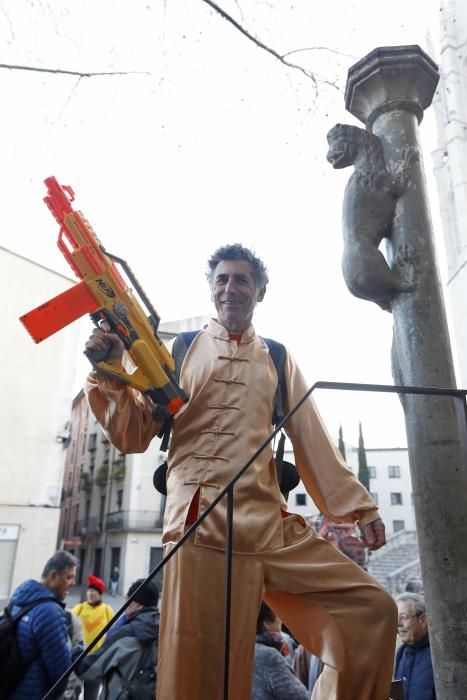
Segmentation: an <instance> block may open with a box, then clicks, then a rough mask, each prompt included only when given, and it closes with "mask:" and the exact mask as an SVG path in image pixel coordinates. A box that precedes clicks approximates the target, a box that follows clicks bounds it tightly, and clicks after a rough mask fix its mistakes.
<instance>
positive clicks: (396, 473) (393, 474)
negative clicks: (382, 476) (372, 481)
mask: <svg viewBox="0 0 467 700" xmlns="http://www.w3.org/2000/svg"><path fill="white" fill-rule="evenodd" d="M400 475H401V468H400V467H399V465H396V464H390V465H389V467H388V476H389V478H390V479H399V478H400Z"/></svg>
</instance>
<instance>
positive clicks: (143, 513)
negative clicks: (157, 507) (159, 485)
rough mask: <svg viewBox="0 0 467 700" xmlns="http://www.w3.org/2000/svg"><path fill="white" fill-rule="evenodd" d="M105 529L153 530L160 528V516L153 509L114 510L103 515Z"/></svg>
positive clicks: (126, 530) (127, 530)
mask: <svg viewBox="0 0 467 700" xmlns="http://www.w3.org/2000/svg"><path fill="white" fill-rule="evenodd" d="M105 529H106V530H123V531H125V532H133V531H137V532H154V531H155V530H160V529H161V517H160V514H159V513H157V512H154V511H153V510H116V511H114V512H113V513H107V515H106V516H105Z"/></svg>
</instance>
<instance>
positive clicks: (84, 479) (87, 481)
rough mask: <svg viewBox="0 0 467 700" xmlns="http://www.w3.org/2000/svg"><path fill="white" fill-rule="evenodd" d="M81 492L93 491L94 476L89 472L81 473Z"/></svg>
mask: <svg viewBox="0 0 467 700" xmlns="http://www.w3.org/2000/svg"><path fill="white" fill-rule="evenodd" d="M80 487H81V491H91V489H92V476H91V474H90V473H89V472H81V483H80Z"/></svg>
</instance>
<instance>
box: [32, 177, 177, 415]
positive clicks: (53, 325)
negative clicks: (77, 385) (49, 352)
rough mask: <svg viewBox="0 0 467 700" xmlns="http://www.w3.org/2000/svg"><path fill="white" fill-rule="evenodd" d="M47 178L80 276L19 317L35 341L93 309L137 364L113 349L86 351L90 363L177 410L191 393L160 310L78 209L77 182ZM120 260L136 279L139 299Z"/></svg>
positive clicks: (156, 409)
mask: <svg viewBox="0 0 467 700" xmlns="http://www.w3.org/2000/svg"><path fill="white" fill-rule="evenodd" d="M45 184H46V185H47V196H46V197H45V198H44V202H45V203H46V204H47V206H48V208H49V209H50V211H51V213H52V214H53V216H54V217H55V219H56V220H57V222H58V223H59V224H60V232H59V235H58V241H57V245H58V247H59V249H60V251H61V252H62V253H63V255H64V256H65V258H66V260H67V261H68V263H69V264H70V266H71V268H72V269H73V272H74V273H75V275H76V276H77V277H78V278H79V279H80V280H81V282H80V283H79V284H77V285H76V286H75V287H73V288H71V289H69V290H67V291H66V292H63V294H59V295H58V296H56V297H54V298H53V299H50V300H49V301H47V302H45V303H44V304H41V305H40V306H38V307H37V308H36V309H33V310H32V311H29V313H27V314H24V316H21V318H20V321H21V322H22V323H23V325H24V326H25V328H26V330H27V331H28V333H29V334H30V335H31V337H32V338H33V340H34V341H35V342H36V343H40V342H41V341H42V340H45V339H46V338H48V337H49V336H51V335H52V334H53V333H56V332H57V331H59V330H61V329H62V328H65V326H67V325H68V324H70V323H72V322H73V321H75V320H77V319H78V318H80V317H81V316H83V315H84V314H86V313H89V314H91V319H92V320H93V321H94V323H95V324H96V325H99V324H100V322H101V321H107V322H108V323H109V325H110V327H111V329H112V332H114V333H117V335H118V336H119V337H120V339H121V340H122V342H123V344H124V346H125V348H126V350H127V352H128V354H129V355H130V356H131V359H132V361H133V364H134V365H135V367H136V369H135V371H134V372H133V373H132V374H129V373H127V372H126V371H125V370H123V369H121V370H120V369H116V368H115V367H113V366H112V365H109V364H107V363H106V361H105V360H106V357H107V354H108V353H104V354H102V353H91V352H86V355H87V357H88V358H89V360H90V362H91V364H92V365H93V366H94V367H95V368H96V369H97V370H99V371H100V372H104V373H105V374H108V375H110V376H113V377H117V378H118V379H121V380H122V381H123V382H125V383H127V384H129V385H130V386H132V387H134V388H135V389H138V390H139V391H141V392H142V393H143V394H144V396H145V398H146V400H147V401H148V403H149V405H150V406H151V409H152V411H153V416H154V419H155V420H157V421H161V420H164V419H165V418H167V417H168V416H173V415H174V414H175V413H176V412H177V411H178V410H179V409H180V408H181V407H182V406H183V405H184V404H185V403H186V402H187V401H188V397H187V396H186V394H185V393H184V392H183V390H182V389H181V388H180V387H179V385H178V384H177V382H176V381H175V378H174V375H173V372H174V369H175V365H174V361H173V358H172V356H171V355H170V353H169V352H168V350H167V348H166V347H165V346H164V345H163V343H162V341H161V340H160V338H159V336H158V335H157V328H158V326H159V321H160V318H159V315H158V313H157V311H156V310H155V308H154V307H153V306H152V304H151V302H150V301H149V299H148V297H147V296H146V294H145V292H144V290H143V289H142V287H141V285H140V284H139V282H138V280H137V279H136V277H135V276H134V274H133V272H132V271H131V269H130V267H129V266H128V264H127V263H126V262H125V260H122V259H121V258H119V257H117V256H116V255H112V254H111V253H109V252H108V251H106V250H105V249H104V247H103V246H102V244H101V242H100V241H99V239H98V237H97V235H96V234H95V232H94V231H93V229H92V227H91V226H90V224H89V223H88V221H87V220H86V219H85V217H84V216H83V214H82V213H81V212H78V211H74V210H73V208H72V206H71V202H73V200H74V192H73V190H72V188H71V187H69V186H63V187H62V186H61V185H60V184H59V183H58V182H57V180H56V179H55V178H54V177H49V178H47V179H46V180H45ZM117 264H118V265H119V266H120V267H121V268H122V269H123V271H124V273H125V275H126V278H127V279H128V280H129V281H130V283H131V284H132V285H133V288H134V290H135V292H136V293H137V296H138V298H139V300H140V301H139V302H138V300H137V299H136V298H135V296H134V294H133V292H132V289H130V288H129V287H128V286H127V284H126V282H125V280H124V278H123V277H122V275H121V274H120V272H119V271H118V269H117V267H116V265H117ZM142 307H144V308H142ZM145 311H146V313H147V314H148V315H147V316H146V314H145Z"/></svg>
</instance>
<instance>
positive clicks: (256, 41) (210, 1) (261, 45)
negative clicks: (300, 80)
mask: <svg viewBox="0 0 467 700" xmlns="http://www.w3.org/2000/svg"><path fill="white" fill-rule="evenodd" d="M202 2H205V3H206V5H209V7H211V9H213V10H215V12H217V13H218V14H219V15H220V16H221V17H222V18H223V19H225V20H226V21H227V22H230V24H232V25H233V26H234V27H235V29H238V31H239V32H240V33H241V34H243V35H244V36H246V38H247V39H249V40H250V41H252V42H253V43H254V44H256V46H259V48H260V49H263V50H264V51H267V52H268V53H270V54H271V55H272V56H274V58H277V60H278V61H280V62H281V63H283V64H284V66H287V67H288V68H294V69H295V70H299V71H300V72H301V73H303V74H304V75H306V77H307V78H310V80H311V81H312V82H313V84H314V86H315V87H317V85H318V81H317V79H316V76H315V74H314V73H312V72H311V71H308V70H306V68H303V66H299V65H297V64H296V63H290V61H287V60H286V58H285V56H287V55H288V54H283V55H281V54H280V53H278V52H277V51H275V49H273V48H271V47H270V46H267V45H266V44H264V43H263V42H262V41H260V39H257V38H256V37H255V36H253V34H250V32H249V31H247V30H246V29H245V28H244V27H242V25H241V24H239V23H238V22H237V21H236V20H235V19H234V18H233V17H231V16H230V15H229V14H228V13H227V12H226V11H225V10H223V9H222V7H219V5H217V4H216V3H215V2H213V0H202ZM289 53H290V52H289ZM323 82H326V83H328V81H327V80H325V81H323ZM329 85H332V86H333V87H337V86H336V84H335V83H331V82H329Z"/></svg>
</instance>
